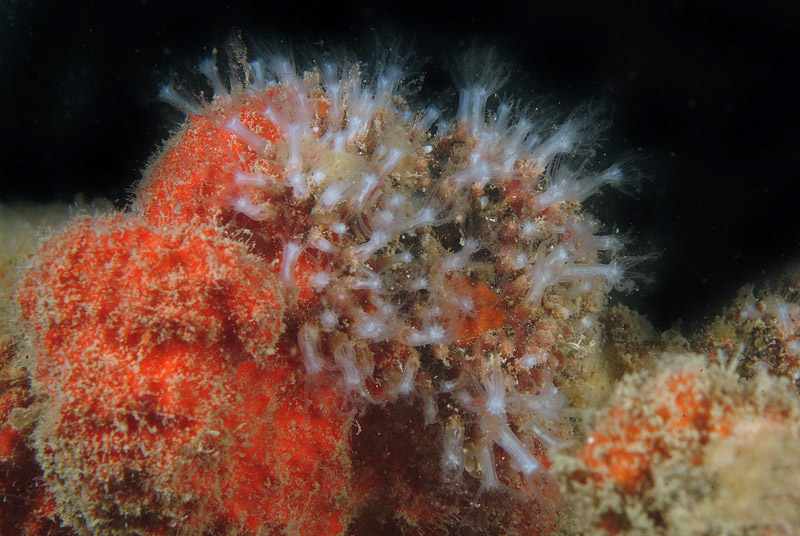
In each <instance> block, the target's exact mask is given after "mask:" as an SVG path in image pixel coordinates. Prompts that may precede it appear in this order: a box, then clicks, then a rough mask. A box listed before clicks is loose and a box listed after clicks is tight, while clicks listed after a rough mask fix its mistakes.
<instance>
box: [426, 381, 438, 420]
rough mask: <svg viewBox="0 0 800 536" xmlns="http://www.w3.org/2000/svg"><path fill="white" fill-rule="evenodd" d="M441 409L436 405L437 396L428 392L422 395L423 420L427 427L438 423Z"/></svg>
mask: <svg viewBox="0 0 800 536" xmlns="http://www.w3.org/2000/svg"><path fill="white" fill-rule="evenodd" d="M438 414H439V407H438V406H437V405H436V394H435V393H433V392H432V391H430V390H427V391H425V392H424V393H423V395H422V418H423V422H424V423H425V426H428V425H429V424H433V423H435V422H436V417H437V415H438Z"/></svg>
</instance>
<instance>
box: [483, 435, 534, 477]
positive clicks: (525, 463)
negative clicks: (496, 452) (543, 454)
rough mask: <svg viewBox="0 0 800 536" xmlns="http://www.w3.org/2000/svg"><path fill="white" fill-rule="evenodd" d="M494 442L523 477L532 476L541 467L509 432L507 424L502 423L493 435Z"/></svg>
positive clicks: (515, 436)
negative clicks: (506, 454)
mask: <svg viewBox="0 0 800 536" xmlns="http://www.w3.org/2000/svg"><path fill="white" fill-rule="evenodd" d="M494 440H495V442H496V443H497V445H498V446H499V447H500V448H501V449H503V450H504V451H506V452H507V453H508V455H509V456H511V458H512V459H513V460H514V461H515V462H516V464H517V466H518V467H519V470H520V471H521V472H522V474H524V475H525V476H529V475H531V474H533V472H534V471H536V470H538V469H540V468H541V467H542V464H541V462H539V460H537V459H536V457H534V455H533V454H531V452H530V451H529V450H528V449H527V448H526V447H525V445H523V444H522V441H520V440H519V438H518V437H517V435H516V434H515V433H514V432H513V431H512V430H511V427H510V426H508V423H503V425H502V426H500V429H499V431H497V433H496V434H495V435H494Z"/></svg>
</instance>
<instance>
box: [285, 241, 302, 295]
mask: <svg viewBox="0 0 800 536" xmlns="http://www.w3.org/2000/svg"><path fill="white" fill-rule="evenodd" d="M303 249H304V247H303V245H302V244H300V242H299V241H298V240H288V241H286V242H284V244H283V258H282V260H281V275H280V279H281V282H282V283H283V284H284V285H286V286H287V287H294V286H295V280H294V271H295V268H296V266H297V261H298V259H299V258H300V254H301V253H302V252H303Z"/></svg>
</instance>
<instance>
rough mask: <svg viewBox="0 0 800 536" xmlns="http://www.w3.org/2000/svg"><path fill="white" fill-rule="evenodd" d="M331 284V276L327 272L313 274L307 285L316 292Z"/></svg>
mask: <svg viewBox="0 0 800 536" xmlns="http://www.w3.org/2000/svg"><path fill="white" fill-rule="evenodd" d="M330 283H331V274H329V273H328V272H324V271H323V272H315V273H313V274H312V275H311V276H310V277H309V278H308V284H309V285H311V287H313V288H314V290H316V291H317V292H319V291H321V290H323V289H324V288H326V287H327V286H328V285H330Z"/></svg>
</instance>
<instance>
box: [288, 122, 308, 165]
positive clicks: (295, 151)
mask: <svg viewBox="0 0 800 536" xmlns="http://www.w3.org/2000/svg"><path fill="white" fill-rule="evenodd" d="M303 131H304V127H303V125H302V124H300V123H296V122H295V123H291V124H290V125H288V126H287V127H286V139H287V140H288V142H289V160H288V162H287V164H286V170H287V172H288V173H289V174H290V175H293V174H297V173H300V172H301V171H302V170H303Z"/></svg>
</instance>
